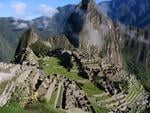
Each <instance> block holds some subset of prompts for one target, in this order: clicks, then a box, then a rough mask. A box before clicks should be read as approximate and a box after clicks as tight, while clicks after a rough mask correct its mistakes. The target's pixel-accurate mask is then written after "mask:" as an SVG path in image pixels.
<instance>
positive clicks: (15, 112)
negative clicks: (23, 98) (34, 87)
mask: <svg viewBox="0 0 150 113" xmlns="http://www.w3.org/2000/svg"><path fill="white" fill-rule="evenodd" d="M0 113H66V112H64V111H62V110H59V109H54V108H53V107H52V106H50V105H48V104H46V103H36V104H33V105H28V106H27V107H26V108H25V109H23V108H22V107H21V106H20V105H19V104H17V103H11V104H10V105H9V106H4V107H2V108H0Z"/></svg>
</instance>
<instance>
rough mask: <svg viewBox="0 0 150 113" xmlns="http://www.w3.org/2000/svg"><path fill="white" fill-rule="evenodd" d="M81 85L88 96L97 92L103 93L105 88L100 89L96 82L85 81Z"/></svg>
mask: <svg viewBox="0 0 150 113" xmlns="http://www.w3.org/2000/svg"><path fill="white" fill-rule="evenodd" d="M80 86H81V87H82V89H83V90H84V91H85V93H86V94H87V95H88V96H93V95H96V94H101V93H103V90H100V89H99V88H98V87H97V86H95V85H94V83H92V82H90V81H88V82H85V83H83V84H82V83H80Z"/></svg>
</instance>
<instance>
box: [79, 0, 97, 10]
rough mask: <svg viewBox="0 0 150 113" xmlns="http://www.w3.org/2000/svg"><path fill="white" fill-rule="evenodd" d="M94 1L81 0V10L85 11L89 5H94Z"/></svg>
mask: <svg viewBox="0 0 150 113" xmlns="http://www.w3.org/2000/svg"><path fill="white" fill-rule="evenodd" d="M94 2H95V0H82V9H84V10H87V9H88V6H89V4H90V3H94Z"/></svg>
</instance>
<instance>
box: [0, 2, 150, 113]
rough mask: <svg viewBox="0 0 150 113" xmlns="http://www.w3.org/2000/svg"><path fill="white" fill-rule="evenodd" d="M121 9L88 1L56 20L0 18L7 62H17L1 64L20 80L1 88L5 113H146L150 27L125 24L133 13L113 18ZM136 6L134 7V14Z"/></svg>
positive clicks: (69, 8)
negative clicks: (16, 112) (12, 112)
mask: <svg viewBox="0 0 150 113" xmlns="http://www.w3.org/2000/svg"><path fill="white" fill-rule="evenodd" d="M137 1H138V0H137ZM114 2H115V3H114ZM108 3H109V5H108ZM123 3H124V5H120V7H122V8H121V9H123V10H124V9H125V7H126V5H125V4H126V2H123ZM146 3H147V2H145V5H147V4H146ZM111 4H114V5H115V6H114V5H111ZM118 4H122V3H121V1H120V0H114V1H110V2H105V3H102V4H100V5H96V3H95V1H94V0H82V1H81V2H80V3H79V4H77V5H67V6H64V7H61V8H58V10H59V12H57V13H56V14H55V15H54V16H53V17H51V18H49V17H44V16H42V17H39V18H36V19H33V20H31V21H25V20H21V19H16V18H12V17H9V18H1V19H0V38H1V39H2V41H3V42H1V46H2V48H0V49H2V51H1V50H0V52H1V53H2V55H1V59H2V60H6V61H8V59H11V58H12V60H13V61H12V62H11V63H10V64H8V63H0V71H2V72H7V73H9V74H10V75H15V77H14V78H12V79H11V78H10V79H9V80H8V84H7V83H5V81H4V83H5V84H4V85H2V86H1V84H0V89H1V87H2V90H0V93H2V95H0V100H1V101H0V107H1V106H2V107H1V108H2V109H0V111H1V110H2V111H3V112H4V111H7V107H8V108H9V111H8V113H10V112H11V110H12V111H13V109H14V108H16V110H20V111H22V113H27V112H29V113H30V112H33V113H34V112H35V113H39V112H40V111H42V112H43V111H45V112H46V113H49V112H50V113H51V110H52V112H53V111H55V112H54V113H61V112H62V113H64V112H66V113H79V111H80V113H110V112H112V113H134V112H140V113H145V111H147V109H149V108H150V100H149V98H150V94H149V91H150V76H149V73H150V70H149V68H150V57H149V56H150V32H149V30H146V29H147V26H149V24H145V23H147V20H146V22H144V24H143V25H142V26H139V25H138V23H137V24H135V23H136V22H135V18H134V19H133V18H132V17H131V18H130V19H131V21H129V20H128V19H125V18H124V19H125V20H124V21H122V18H123V17H124V15H126V13H123V17H122V15H121V16H115V15H114V14H113V13H115V11H118V10H117V9H114V8H116V7H117V6H118ZM116 5H117V6H116ZM136 5H137V4H136V2H135V1H133V0H132V1H130V2H129V4H128V7H129V9H132V8H133V6H134V7H137V6H136ZM108 6H109V8H108ZM130 6H131V7H130ZM111 7H114V8H112V9H114V10H112V9H111ZM108 9H109V10H108ZM146 10H147V9H145V11H142V12H141V13H142V14H141V13H140V14H141V15H145V12H146ZM123 12H124V11H123ZM133 12H134V11H133ZM117 14H118V15H119V14H120V13H119V12H118V13H117ZM121 14H122V13H121ZM132 14H133V13H132ZM132 16H133V15H132ZM134 16H137V19H138V18H139V17H138V16H139V13H135V12H134ZM110 17H112V18H110ZM115 17H117V18H115ZM118 17H121V19H120V18H118ZM125 17H126V16H125ZM143 18H144V17H143ZM132 19H133V20H132ZM146 19H147V18H146ZM118 20H120V22H118ZM126 22H129V23H128V24H127V23H126ZM131 24H132V25H131ZM10 53H11V54H10ZM14 53H15V55H13V54H14ZM8 54H9V55H10V56H8ZM0 74H3V73H0ZM2 77H3V76H2ZM13 103H15V105H16V107H15V106H14V104H13ZM6 113H7V112H6Z"/></svg>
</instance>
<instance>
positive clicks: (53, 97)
mask: <svg viewBox="0 0 150 113" xmlns="http://www.w3.org/2000/svg"><path fill="white" fill-rule="evenodd" d="M57 91H58V90H55V91H53V93H52V96H51V99H50V101H49V102H48V104H50V105H52V106H53V107H54V103H55V100H56V96H57Z"/></svg>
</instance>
